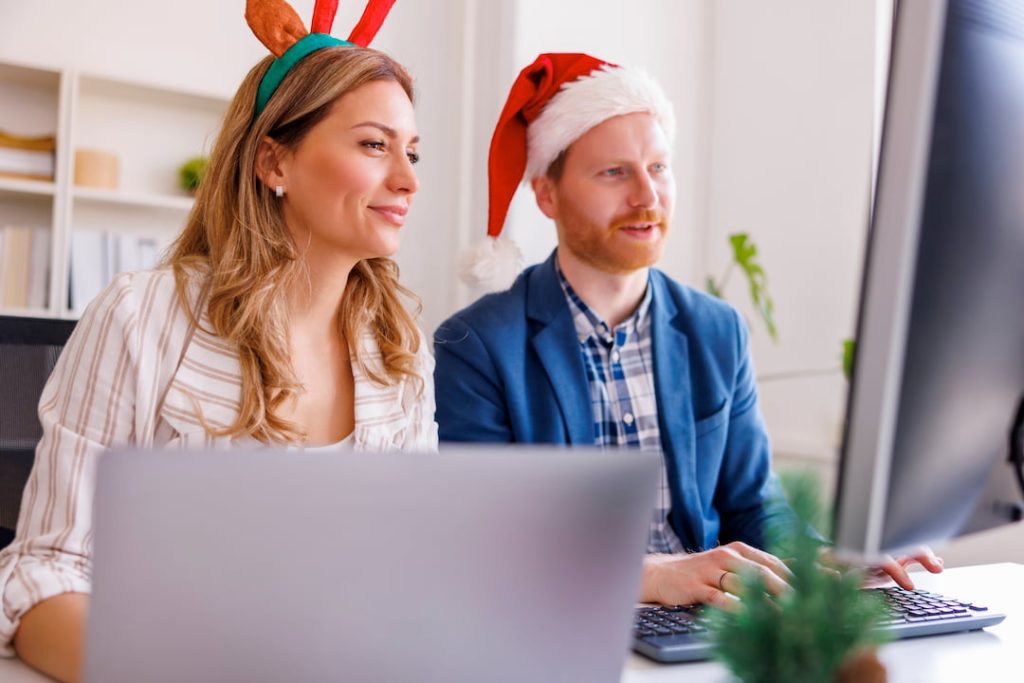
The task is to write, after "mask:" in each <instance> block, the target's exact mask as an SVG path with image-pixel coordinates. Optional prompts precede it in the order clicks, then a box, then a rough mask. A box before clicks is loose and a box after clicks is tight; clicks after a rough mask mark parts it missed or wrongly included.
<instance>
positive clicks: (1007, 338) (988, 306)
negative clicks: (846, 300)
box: [835, 0, 1024, 558]
mask: <svg viewBox="0 0 1024 683" xmlns="http://www.w3.org/2000/svg"><path fill="white" fill-rule="evenodd" d="M879 164H880V165H879V173H878V180H877V182H878V184H877V191H876V193H875V202H874V207H873V211H872V220H871V227H870V231H869V237H868V244H867V250H866V260H865V268H864V279H863V289H862V297H861V304H860V312H859V320H858V325H857V333H856V351H855V357H854V364H853V375H852V379H851V382H850V394H849V402H848V405H847V415H846V432H845V436H844V439H843V448H842V457H841V460H840V472H839V478H838V482H839V484H838V490H837V493H836V508H835V511H836V517H835V540H836V546H837V549H838V550H839V551H840V553H841V554H846V555H848V556H860V557H865V558H871V557H876V556H878V555H879V554H881V553H883V552H896V551H899V550H903V549H907V548H910V547H913V546H916V545H919V544H924V543H929V544H934V543H936V542H939V541H942V540H944V539H949V538H952V537H955V536H958V535H961V534H964V533H968V532H971V531H978V530H982V529H985V528H990V527H993V526H995V525H998V524H1002V523H1008V522H1011V521H1016V520H1017V519H1019V518H1020V517H1021V510H1022V507H1021V500H1022V490H1021V489H1022V488H1024V483H1022V481H1021V477H1020V472H1019V469H1016V471H1015V466H1014V464H1013V463H1012V460H1013V459H1014V457H1016V458H1017V460H1018V462H1019V459H1020V455H1021V451H1020V448H1021V430H1020V424H1019V423H1020V420H1021V418H1022V416H1024V411H1022V397H1024V0H949V1H948V2H947V1H946V0H901V1H900V2H899V4H898V6H897V11H896V16H895V24H894V40H893V50H892V60H891V68H890V74H889V91H888V98H887V103H886V113H885V123H884V132H883V137H882V148H881V154H880V162H879ZM1018 485H1020V486H1018Z"/></svg>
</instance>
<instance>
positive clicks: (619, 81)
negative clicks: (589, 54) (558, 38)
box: [524, 64, 676, 181]
mask: <svg viewBox="0 0 1024 683" xmlns="http://www.w3.org/2000/svg"><path fill="white" fill-rule="evenodd" d="M637 112H648V113H650V114H651V116H653V117H654V119H655V120H656V121H657V122H658V123H659V124H661V128H662V130H664V131H665V137H667V138H668V143H669V146H670V147H671V145H672V143H673V141H674V139H675V132H676V117H675V112H674V111H673V109H672V103H671V102H669V99H668V97H666V95H665V92H664V91H663V90H662V89H661V86H659V85H658V83H657V81H655V80H654V79H653V78H652V77H651V76H650V74H648V73H647V72H646V71H643V70H642V69H637V68H635V67H622V66H612V65H610V64H604V65H602V66H601V67H600V68H599V69H595V70H594V71H592V72H591V73H590V74H588V75H586V76H581V77H579V78H577V79H576V80H574V81H570V82H569V83H566V84H565V85H563V86H562V89H561V90H559V91H558V93H557V94H556V95H555V96H554V97H552V98H551V99H550V100H549V101H548V103H547V105H545V107H544V110H543V111H542V112H541V113H540V116H538V117H537V118H536V119H535V120H534V121H533V123H531V124H530V126H529V128H527V130H526V149H527V161H526V176H525V177H524V180H527V181H529V180H531V179H533V178H536V177H538V176H542V175H544V174H545V173H547V170H548V166H550V165H551V162H552V161H554V160H555V159H556V158H558V155H559V154H561V153H562V151H564V150H566V149H568V147H569V145H571V144H572V143H574V142H576V140H578V139H579V138H580V137H581V136H582V135H583V134H584V133H586V132H587V131H588V130H590V129H591V128H593V127H594V126H596V125H598V124H599V123H602V122H604V121H607V120H608V119H610V118H612V117H613V116H622V115H624V114H635V113H637Z"/></svg>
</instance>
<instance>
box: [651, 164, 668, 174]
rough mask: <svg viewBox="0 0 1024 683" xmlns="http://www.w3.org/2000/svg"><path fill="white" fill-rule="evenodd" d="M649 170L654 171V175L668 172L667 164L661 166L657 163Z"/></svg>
mask: <svg viewBox="0 0 1024 683" xmlns="http://www.w3.org/2000/svg"><path fill="white" fill-rule="evenodd" d="M651 170H652V171H654V172H655V173H664V172H665V171H667V170H668V164H663V163H660V162H659V163H657V164H654V165H653V166H651Z"/></svg>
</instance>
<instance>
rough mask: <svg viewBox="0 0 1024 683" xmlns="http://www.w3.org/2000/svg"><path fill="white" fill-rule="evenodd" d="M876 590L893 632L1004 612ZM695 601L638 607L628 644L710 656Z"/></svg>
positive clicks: (667, 653) (664, 653)
mask: <svg viewBox="0 0 1024 683" xmlns="http://www.w3.org/2000/svg"><path fill="white" fill-rule="evenodd" d="M865 590H868V591H870V592H872V593H877V594H880V595H881V597H882V598H883V601H884V608H883V609H884V616H883V618H882V620H881V622H880V626H881V628H882V629H883V630H884V631H887V632H888V633H889V634H890V635H891V636H892V637H893V638H895V639H900V638H914V637H917V636H933V635H938V634H940V633H957V632H960V631H974V630H977V629H981V628H986V627H988V626H994V625H996V624H998V623H999V622H1001V621H1002V620H1003V619H1005V618H1006V615H1005V614H999V613H998V612H994V611H992V610H989V609H988V608H987V607H984V606H982V605H976V604H973V603H971V602H966V601H963V600H956V599H954V598H948V597H945V596H943V595H939V594H937V593H932V592H930V591H926V590H919V589H918V590H912V591H908V590H904V589H902V588H899V587H892V588H867V589H865ZM702 610H703V608H702V607H700V606H698V605H676V606H672V607H639V608H637V610H636V612H635V613H634V618H633V649H634V650H635V651H636V652H638V653H640V654H642V655H644V656H646V657H649V658H651V659H653V660H656V661H659V662H690V661H696V660H701V659H707V658H708V657H710V656H711V644H710V643H709V642H708V641H707V631H706V629H705V627H704V624H703V621H702V619H701V612H702Z"/></svg>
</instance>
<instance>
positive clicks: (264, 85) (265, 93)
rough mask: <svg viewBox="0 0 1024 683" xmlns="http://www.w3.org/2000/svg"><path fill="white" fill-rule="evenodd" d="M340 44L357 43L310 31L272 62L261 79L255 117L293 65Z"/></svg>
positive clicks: (260, 112)
mask: <svg viewBox="0 0 1024 683" xmlns="http://www.w3.org/2000/svg"><path fill="white" fill-rule="evenodd" d="M338 45H347V46H349V47H352V46H354V45H355V43H350V42H348V41H347V40H341V39H340V38H335V37H334V36H330V35H327V34H326V33H310V34H308V35H305V36H303V37H302V38H301V39H299V40H298V42H296V43H295V44H294V45H292V46H291V47H290V48H288V49H287V50H286V51H285V53H284V54H283V55H281V56H280V57H278V58H277V59H275V60H274V61H273V62H272V63H271V64H270V68H269V69H267V73H265V74H264V75H263V80H262V81H260V88H259V90H258V91H256V114H255V117H259V115H260V114H262V113H263V110H264V109H266V108H267V102H269V101H270V98H271V97H273V95H274V92H276V91H277V88H278V86H279V85H281V81H283V80H284V77H285V76H287V75H288V72H289V71H291V70H292V67H293V66H295V65H296V64H298V63H299V62H301V61H302V60H303V59H304V58H305V57H306V56H308V55H309V54H310V53H313V52H316V51H317V50H320V49H322V48H325V47H336V46H338Z"/></svg>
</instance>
